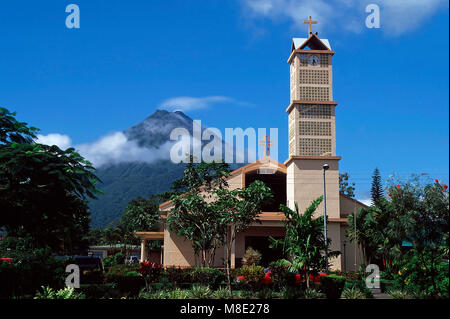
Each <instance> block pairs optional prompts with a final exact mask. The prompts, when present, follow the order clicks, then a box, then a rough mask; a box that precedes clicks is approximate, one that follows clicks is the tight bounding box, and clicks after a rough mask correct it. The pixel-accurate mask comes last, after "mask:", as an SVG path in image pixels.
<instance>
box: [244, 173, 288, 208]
mask: <svg viewBox="0 0 450 319" xmlns="http://www.w3.org/2000/svg"><path fill="white" fill-rule="evenodd" d="M256 180H259V181H261V182H263V183H264V184H266V185H267V186H269V187H270V189H271V190H272V193H273V195H274V197H273V200H272V202H271V203H268V204H266V205H265V206H264V207H263V209H262V211H263V212H279V211H280V205H281V204H283V205H286V198H287V197H286V174H285V173H283V172H280V171H276V172H275V173H273V174H263V173H262V172H261V171H260V170H254V171H250V172H248V173H245V187H248V186H249V185H250V184H251V183H253V182H254V181H256Z"/></svg>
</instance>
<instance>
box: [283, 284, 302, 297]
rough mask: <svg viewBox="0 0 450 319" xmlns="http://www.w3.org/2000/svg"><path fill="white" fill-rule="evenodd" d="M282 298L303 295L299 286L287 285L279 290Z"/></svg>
mask: <svg viewBox="0 0 450 319" xmlns="http://www.w3.org/2000/svg"><path fill="white" fill-rule="evenodd" d="M280 293H281V298H283V299H297V298H300V297H302V296H303V292H302V290H301V289H300V288H299V287H292V286H287V287H283V288H282V289H281V291H280Z"/></svg>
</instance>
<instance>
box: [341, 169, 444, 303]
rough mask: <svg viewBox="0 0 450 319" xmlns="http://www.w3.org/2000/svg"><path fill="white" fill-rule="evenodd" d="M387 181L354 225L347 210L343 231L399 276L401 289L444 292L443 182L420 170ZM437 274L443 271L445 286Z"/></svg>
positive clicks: (370, 260) (387, 272)
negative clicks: (419, 173)
mask: <svg viewBox="0 0 450 319" xmlns="http://www.w3.org/2000/svg"><path fill="white" fill-rule="evenodd" d="M388 184H389V187H388V199H386V198H384V197H381V198H379V199H378V201H377V203H376V204H373V205H372V206H371V207H369V208H367V209H362V210H361V211H360V213H359V214H358V215H357V216H356V217H357V218H356V225H355V218H354V216H352V215H350V216H349V225H350V227H349V230H348V233H347V234H348V236H349V237H350V239H351V240H352V241H356V242H358V243H359V244H360V245H361V246H362V248H363V252H364V257H365V260H366V262H367V263H377V264H378V263H379V262H380V263H381V265H380V266H381V267H380V268H382V269H384V270H385V275H387V276H390V277H393V278H396V277H398V276H402V278H401V279H402V280H401V281H400V283H401V284H403V285H407V286H405V289H408V290H410V291H413V292H415V293H424V292H429V293H431V294H432V295H434V296H435V297H437V296H439V295H443V294H444V292H443V291H444V290H446V291H447V292H448V265H447V266H446V267H447V268H446V269H447V271H446V274H445V272H444V273H443V269H444V268H445V267H444V268H443V267H442V259H443V258H448V245H449V226H448V214H449V196H448V186H447V185H441V184H440V183H439V181H438V180H435V182H434V183H433V182H431V181H429V180H427V177H424V176H412V177H411V178H410V179H408V180H407V181H406V182H403V181H401V180H397V179H395V178H392V179H391V180H390V181H389V182H388ZM405 243H408V245H409V246H410V248H406V247H405V246H404V244H405ZM412 261H414V262H412ZM397 273H398V275H397ZM442 276H444V277H445V276H447V279H446V280H447V281H446V282H447V287H446V289H444V288H445V287H443V285H441V284H440V281H441V280H440V279H438V278H443V277H442ZM408 283H410V284H409V285H408ZM444 286H445V285H444Z"/></svg>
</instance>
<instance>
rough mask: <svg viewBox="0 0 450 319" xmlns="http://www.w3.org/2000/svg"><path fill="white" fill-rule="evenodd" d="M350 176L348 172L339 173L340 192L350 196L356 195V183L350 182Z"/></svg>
mask: <svg viewBox="0 0 450 319" xmlns="http://www.w3.org/2000/svg"><path fill="white" fill-rule="evenodd" d="M349 178H350V176H349V175H348V173H341V174H339V192H340V193H342V194H344V195H347V196H350V197H355V187H354V186H355V183H351V184H350V183H349V181H348V180H349Z"/></svg>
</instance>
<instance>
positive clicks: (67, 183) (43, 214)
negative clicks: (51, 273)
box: [0, 108, 99, 253]
mask: <svg viewBox="0 0 450 319" xmlns="http://www.w3.org/2000/svg"><path fill="white" fill-rule="evenodd" d="M14 116H15V113H11V112H9V111H8V110H6V109H4V108H0V124H1V125H2V126H1V127H0V212H1V214H0V226H5V228H6V230H7V232H8V234H23V233H27V234H30V236H32V238H33V240H34V241H35V243H36V245H38V246H40V247H45V246H50V247H51V248H52V249H53V250H57V251H63V252H68V253H70V252H71V251H73V250H74V249H76V250H81V249H83V247H84V248H86V245H87V240H86V238H84V237H85V235H87V231H88V224H89V220H90V216H89V210H88V206H87V203H86V200H87V198H88V197H91V198H95V194H96V193H97V192H99V190H98V189H97V188H96V186H95V184H96V182H98V181H99V179H98V178H97V176H95V174H94V170H95V169H94V168H93V167H92V166H91V164H90V163H89V162H88V161H86V160H85V159H84V158H83V157H82V156H81V155H80V154H78V153H77V152H75V150H74V149H73V148H69V149H67V150H65V151H64V150H61V149H60V148H58V147H57V146H55V145H53V146H48V145H42V144H36V143H34V142H33V140H34V138H35V132H37V129H36V128H33V127H28V125H27V124H26V123H22V122H18V121H17V120H16V119H15V117H14ZM82 246H83V247H82Z"/></svg>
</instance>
